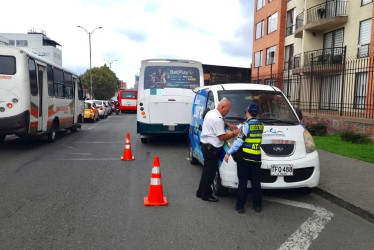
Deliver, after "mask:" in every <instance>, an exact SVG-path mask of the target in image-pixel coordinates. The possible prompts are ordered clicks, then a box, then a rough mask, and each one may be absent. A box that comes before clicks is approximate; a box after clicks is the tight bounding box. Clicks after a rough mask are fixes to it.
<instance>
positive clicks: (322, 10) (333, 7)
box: [306, 0, 348, 24]
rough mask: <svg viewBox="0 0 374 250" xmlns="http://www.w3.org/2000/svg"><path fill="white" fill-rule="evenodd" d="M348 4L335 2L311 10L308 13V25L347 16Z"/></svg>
mask: <svg viewBox="0 0 374 250" xmlns="http://www.w3.org/2000/svg"><path fill="white" fill-rule="evenodd" d="M347 3H348V1H344V0H333V1H328V2H326V3H322V4H318V5H316V6H314V7H312V8H309V9H307V11H306V12H307V20H306V23H307V24H308V23H312V22H316V21H319V20H321V19H326V18H331V17H338V16H347Z"/></svg>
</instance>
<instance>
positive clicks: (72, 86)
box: [0, 46, 84, 142]
mask: <svg viewBox="0 0 374 250" xmlns="http://www.w3.org/2000/svg"><path fill="white" fill-rule="evenodd" d="M83 105H84V100H83V91H82V85H81V82H80V80H79V78H78V76H77V75H76V74H74V73H73V72H71V71H69V70H67V69H64V68H62V67H61V66H58V65H56V64H54V63H51V62H49V61H46V60H44V59H42V58H40V57H38V56H35V55H33V54H31V53H29V52H26V51H24V50H22V49H19V48H15V47H8V46H0V142H3V141H4V139H5V137H6V135H10V134H15V135H18V136H24V135H43V134H44V135H47V136H48V141H49V142H53V141H54V139H55V136H56V131H58V130H63V129H70V130H71V131H76V130H77V128H80V124H79V123H81V122H82V120H83V119H82V118H83V111H84V106H83Z"/></svg>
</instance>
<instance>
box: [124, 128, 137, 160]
mask: <svg viewBox="0 0 374 250" xmlns="http://www.w3.org/2000/svg"><path fill="white" fill-rule="evenodd" d="M121 160H122V161H133V160H135V158H134V156H132V152H131V142H130V134H129V133H127V136H126V143H125V149H124V150H123V156H121Z"/></svg>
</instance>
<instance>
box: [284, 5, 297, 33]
mask: <svg viewBox="0 0 374 250" xmlns="http://www.w3.org/2000/svg"><path fill="white" fill-rule="evenodd" d="M295 13H296V8H293V9H292V10H289V11H287V17H286V36H290V35H292V34H293V33H295V27H296V15H295Z"/></svg>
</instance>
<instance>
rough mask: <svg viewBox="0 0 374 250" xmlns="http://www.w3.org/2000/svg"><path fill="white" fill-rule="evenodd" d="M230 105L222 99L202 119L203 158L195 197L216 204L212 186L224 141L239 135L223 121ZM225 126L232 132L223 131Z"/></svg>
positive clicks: (231, 126)
mask: <svg viewBox="0 0 374 250" xmlns="http://www.w3.org/2000/svg"><path fill="white" fill-rule="evenodd" d="M230 109H231V103H230V101H229V100H227V99H223V100H221V101H220V102H219V103H218V106H217V108H215V109H213V110H211V111H209V112H208V113H207V114H206V115H205V118H204V122H203V127H202V132H201V136H200V140H201V150H202V153H203V157H204V166H203V172H202V175H201V179H200V184H199V188H198V190H197V191H196V196H197V197H198V198H201V199H202V200H204V201H210V202H217V201H218V198H216V197H214V196H213V191H212V187H211V186H212V184H213V180H214V177H215V175H216V172H217V170H218V163H219V156H220V154H221V150H222V148H223V143H224V141H226V140H229V139H232V138H234V137H235V136H237V135H238V134H239V132H240V131H239V129H237V127H236V126H235V125H232V124H229V123H228V122H225V121H224V120H223V117H224V116H225V115H227V114H228V113H229V111H230ZM225 125H226V126H228V127H229V128H230V129H234V130H233V131H231V130H227V131H225Z"/></svg>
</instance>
